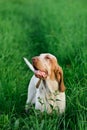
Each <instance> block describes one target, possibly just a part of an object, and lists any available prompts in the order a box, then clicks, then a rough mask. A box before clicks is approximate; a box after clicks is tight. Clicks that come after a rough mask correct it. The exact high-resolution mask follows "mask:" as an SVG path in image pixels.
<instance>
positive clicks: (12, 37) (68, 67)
mask: <svg viewBox="0 0 87 130" xmlns="http://www.w3.org/2000/svg"><path fill="white" fill-rule="evenodd" d="M45 52H49V53H52V54H53V55H55V56H56V57H57V59H58V62H59V64H60V65H61V66H62V68H63V71H64V81H65V86H66V101H67V103H66V104H67V105H66V112H65V113H64V114H63V115H61V116H58V115H57V113H56V112H55V111H54V112H53V114H51V115H48V114H47V113H46V112H44V113H40V112H39V111H36V110H35V109H34V107H31V108H30V111H29V113H26V112H25V102H26V99H27V88H28V83H29V81H30V78H31V76H32V75H33V73H32V72H31V71H30V70H29V69H28V67H27V66H26V64H25V63H24V61H23V57H26V58H28V59H29V60H30V61H31V58H32V57H33V56H36V55H39V54H40V53H45ZM0 130H87V2H86V1H85V0H75V1H74V0H43V1H41V0H0Z"/></svg>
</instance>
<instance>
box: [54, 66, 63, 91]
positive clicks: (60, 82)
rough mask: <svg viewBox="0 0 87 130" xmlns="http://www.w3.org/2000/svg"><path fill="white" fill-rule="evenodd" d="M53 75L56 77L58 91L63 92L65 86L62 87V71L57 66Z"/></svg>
mask: <svg viewBox="0 0 87 130" xmlns="http://www.w3.org/2000/svg"><path fill="white" fill-rule="evenodd" d="M55 75H56V79H57V81H58V83H59V91H60V92H64V91H65V85H64V80H63V70H62V68H61V67H60V66H59V65H58V66H57V67H56V71H55Z"/></svg>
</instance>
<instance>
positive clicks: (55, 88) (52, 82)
mask: <svg viewBox="0 0 87 130" xmlns="http://www.w3.org/2000/svg"><path fill="white" fill-rule="evenodd" d="M46 84H47V87H48V89H49V90H50V91H51V92H55V91H58V87H59V84H58V82H57V81H56V80H47V81H46Z"/></svg>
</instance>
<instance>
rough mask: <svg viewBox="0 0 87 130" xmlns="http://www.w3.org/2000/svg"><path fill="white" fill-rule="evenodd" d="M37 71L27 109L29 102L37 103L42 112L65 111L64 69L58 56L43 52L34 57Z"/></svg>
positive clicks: (29, 91) (36, 107) (30, 89)
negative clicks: (59, 62) (58, 60)
mask: <svg viewBox="0 0 87 130" xmlns="http://www.w3.org/2000/svg"><path fill="white" fill-rule="evenodd" d="M32 65H33V67H34V69H35V73H34V75H33V76H32V78H31V80H30V83H29V86H28V95H27V101H26V111H27V110H28V107H29V104H35V109H37V110H40V111H41V112H43V111H47V113H52V111H53V110H56V111H57V112H58V113H60V114H61V113H64V112H65V107H66V97H65V85H64V79H63V70H62V68H61V67H60V65H59V64H58V62H57V58H56V57H55V56H54V55H52V54H49V53H43V54H40V55H39V56H35V57H33V58H32Z"/></svg>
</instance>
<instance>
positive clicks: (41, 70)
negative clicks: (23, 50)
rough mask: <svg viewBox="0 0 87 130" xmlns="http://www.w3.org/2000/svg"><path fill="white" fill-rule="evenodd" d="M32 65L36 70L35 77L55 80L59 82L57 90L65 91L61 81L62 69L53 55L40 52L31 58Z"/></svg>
mask: <svg viewBox="0 0 87 130" xmlns="http://www.w3.org/2000/svg"><path fill="white" fill-rule="evenodd" d="M32 64H33V67H34V68H35V70H36V73H35V75H36V77H37V78H40V79H51V80H55V79H56V80H57V81H58V83H59V90H60V91H61V92H64V91H65V86H64V81H63V70H62V68H61V67H60V66H59V64H58V63H57V59H56V57H55V56H53V55H52V54H49V53H45V54H40V55H39V56H36V57H33V58H32Z"/></svg>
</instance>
